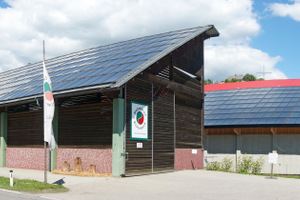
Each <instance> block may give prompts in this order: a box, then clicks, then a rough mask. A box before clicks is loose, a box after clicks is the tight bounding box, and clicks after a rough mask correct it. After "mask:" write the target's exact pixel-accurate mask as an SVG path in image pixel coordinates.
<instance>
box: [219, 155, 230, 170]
mask: <svg viewBox="0 0 300 200" xmlns="http://www.w3.org/2000/svg"><path fill="white" fill-rule="evenodd" d="M232 167H233V160H232V159H231V158H227V157H226V158H224V159H223V161H222V163H221V170H222V171H224V172H231V171H232Z"/></svg>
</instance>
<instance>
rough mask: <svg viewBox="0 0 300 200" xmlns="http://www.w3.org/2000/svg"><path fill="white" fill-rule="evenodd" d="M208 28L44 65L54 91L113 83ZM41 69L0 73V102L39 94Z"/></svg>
mask: <svg viewBox="0 0 300 200" xmlns="http://www.w3.org/2000/svg"><path fill="white" fill-rule="evenodd" d="M208 27H209V28H210V27H212V26H207V27H196V28H190V29H184V30H177V31H171V32H167V33H162V34H157V35H151V36H146V37H142V38H137V39H133V40H128V41H123V42H119V43H115V44H110V45H105V46H100V47H95V48H91V49H86V50H82V51H78V52H75V53H70V54H67V55H63V56H59V57H56V58H52V59H48V60H46V67H47V69H48V72H49V75H50V78H51V81H52V86H53V92H54V94H55V92H59V91H63V90H68V89H74V88H84V87H88V86H91V85H100V86H101V84H109V83H114V82H116V81H117V80H119V79H120V78H121V77H122V76H125V75H126V74H128V73H130V72H131V71H132V70H134V69H135V68H136V67H138V66H140V65H142V64H143V63H145V62H147V61H148V60H151V59H152V58H154V57H156V56H157V55H158V54H160V53H161V52H163V51H165V50H166V49H168V48H172V45H174V44H181V43H180V42H183V41H185V40H186V39H188V38H191V37H194V36H195V35H194V34H195V33H197V34H198V33H200V32H201V31H203V32H204V31H206V30H208ZM174 47H175V46H174ZM42 72H43V70H42V62H39V63H35V64H29V65H26V66H23V67H20V68H17V69H12V70H9V71H5V72H2V73H0V88H1V91H0V104H1V103H3V102H4V101H8V100H14V99H18V98H22V97H28V96H34V95H42V88H43V85H42V84H43V83H42V82H43V81H42ZM225 94H227V93H225ZM223 99H224V98H223Z"/></svg>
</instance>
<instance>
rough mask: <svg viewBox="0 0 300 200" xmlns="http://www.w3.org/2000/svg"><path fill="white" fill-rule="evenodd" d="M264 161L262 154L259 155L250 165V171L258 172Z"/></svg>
mask: <svg viewBox="0 0 300 200" xmlns="http://www.w3.org/2000/svg"><path fill="white" fill-rule="evenodd" d="M264 163H265V161H264V159H263V157H262V156H261V157H259V159H257V160H255V161H254V162H253V165H252V173H253V174H259V173H260V172H261V170H262V167H263V165H264Z"/></svg>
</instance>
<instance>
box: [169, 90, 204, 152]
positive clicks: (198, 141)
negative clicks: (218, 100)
mask: <svg viewBox="0 0 300 200" xmlns="http://www.w3.org/2000/svg"><path fill="white" fill-rule="evenodd" d="M175 100H176V105H175V113H176V148H202V146H203V145H202V136H201V101H200V100H199V99H196V98H191V97H188V96H185V95H182V94H177V93H176V97H175Z"/></svg>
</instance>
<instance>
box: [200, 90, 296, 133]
mask: <svg viewBox="0 0 300 200" xmlns="http://www.w3.org/2000/svg"><path fill="white" fill-rule="evenodd" d="M205 93H206V96H205V100H204V110H205V112H204V118H205V119H206V121H205V124H204V125H205V126H207V127H209V126H229V125H230V126H237V125H251V126H252V125H254V126H255V125H292V124H300V120H298V117H300V95H299V94H300V87H273V88H272V87H270V88H251V89H235V90H221V91H211V92H210V91H208V92H205ZM224 97H226V98H227V99H226V101H224ZM226 119H227V120H226ZM229 119H230V120H229ZM224 120H225V121H224ZM206 122H207V123H206Z"/></svg>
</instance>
